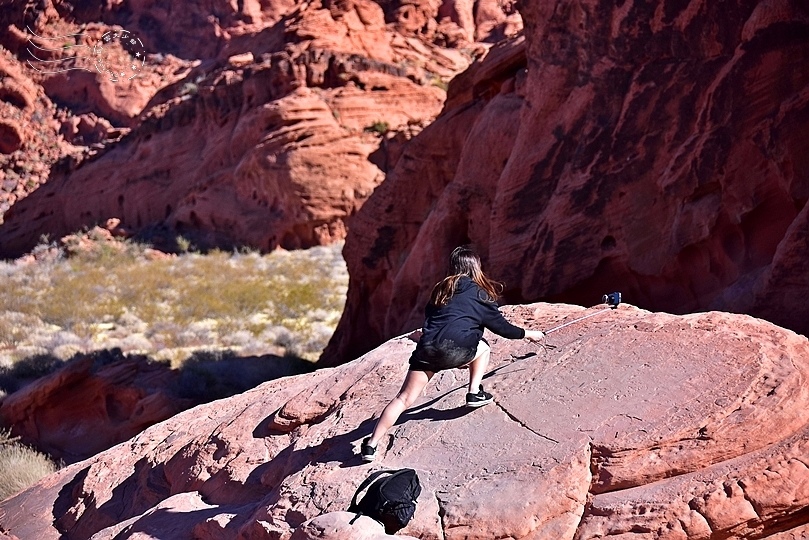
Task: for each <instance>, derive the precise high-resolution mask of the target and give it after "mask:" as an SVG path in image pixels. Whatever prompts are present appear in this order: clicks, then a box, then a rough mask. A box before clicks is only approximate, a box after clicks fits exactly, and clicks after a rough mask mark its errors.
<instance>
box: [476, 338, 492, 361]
mask: <svg viewBox="0 0 809 540" xmlns="http://www.w3.org/2000/svg"><path fill="white" fill-rule="evenodd" d="M491 352H492V349H491V347H489V344H488V343H486V342H485V341H483V340H482V339H481V340H480V341H478V350H477V351H475V358H480V357H482V356H489V354H490V353H491Z"/></svg>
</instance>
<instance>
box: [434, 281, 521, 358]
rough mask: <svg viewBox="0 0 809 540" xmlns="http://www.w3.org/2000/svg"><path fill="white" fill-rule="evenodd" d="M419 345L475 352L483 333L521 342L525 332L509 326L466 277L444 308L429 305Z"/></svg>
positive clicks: (489, 299)
mask: <svg viewBox="0 0 809 540" xmlns="http://www.w3.org/2000/svg"><path fill="white" fill-rule="evenodd" d="M424 313H425V317H426V318H425V321H424V326H423V328H422V336H421V339H420V340H419V345H423V344H425V343H435V344H440V343H442V342H444V341H446V340H451V341H452V342H454V346H455V347H461V348H463V349H467V350H470V349H471V350H476V349H477V346H478V342H479V341H480V339H481V337H483V329H484V328H488V329H489V330H491V331H492V332H494V333H495V334H498V335H500V336H503V337H505V338H509V339H522V338H523V337H525V330H523V329H522V328H520V327H519V326H514V325H513V324H511V323H510V322H508V321H507V320H506V319H505V318H504V317H503V314H502V313H500V310H499V309H498V307H497V303H495V302H494V301H492V299H491V298H490V297H489V295H488V294H486V291H484V290H483V289H481V288H480V287H479V286H478V284H477V283H475V282H474V281H472V280H471V279H470V278H468V277H466V276H462V277H461V278H460V279H459V280H458V283H457V284H456V286H455V294H454V295H453V296H452V298H451V299H450V301H449V302H448V303H447V305H445V306H440V307H438V306H434V305H433V304H428V305H427V307H426V308H425V310H424Z"/></svg>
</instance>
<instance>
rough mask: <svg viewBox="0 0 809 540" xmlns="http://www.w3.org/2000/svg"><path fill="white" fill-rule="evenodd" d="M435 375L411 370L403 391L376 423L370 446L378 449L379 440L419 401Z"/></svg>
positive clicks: (429, 372)
mask: <svg viewBox="0 0 809 540" xmlns="http://www.w3.org/2000/svg"><path fill="white" fill-rule="evenodd" d="M433 375H435V373H433V372H432V371H417V370H410V371H408V372H407V377H405V380H404V383H403V384H402V389H401V390H399V393H398V394H397V395H396V397H395V398H393V399H392V400H391V402H390V403H388V405H387V406H386V407H385V408H384V409H383V410H382V414H381V415H380V417H379V420H377V421H376V426H374V432H373V433H372V434H371V439H370V440H369V441H368V444H370V445H371V446H373V447H376V445H377V443H379V440H380V439H381V438H382V437H384V436H385V433H387V432H388V430H389V429H390V428H391V426H393V424H395V423H396V420H398V419H399V416H400V415H401V414H402V413H403V412H404V411H406V410H407V409H408V408H409V407H410V406H411V405H412V404H413V403H414V402H415V401H416V399H418V397H419V396H420V395H421V392H422V391H423V390H424V387H425V386H427V383H428V382H430V379H432V378H433Z"/></svg>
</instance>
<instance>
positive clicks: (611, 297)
mask: <svg viewBox="0 0 809 540" xmlns="http://www.w3.org/2000/svg"><path fill="white" fill-rule="evenodd" d="M601 302H602V303H603V304H607V305H609V306H610V307H611V308H612V309H615V308H617V307H618V304H620V303H621V293H619V292H614V293H610V294H605V295H604V296H602V297H601Z"/></svg>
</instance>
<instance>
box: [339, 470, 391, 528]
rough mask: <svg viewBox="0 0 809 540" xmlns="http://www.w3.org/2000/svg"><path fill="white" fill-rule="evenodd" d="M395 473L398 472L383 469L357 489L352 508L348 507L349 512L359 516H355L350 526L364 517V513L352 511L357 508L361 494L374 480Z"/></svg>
mask: <svg viewBox="0 0 809 540" xmlns="http://www.w3.org/2000/svg"><path fill="white" fill-rule="evenodd" d="M395 472H396V471H394V470H390V469H382V470H381V471H376V472H374V473H371V474H370V475H369V476H368V478H366V479H365V480H363V481H362V483H361V484H360V486H359V487H358V488H357V491H355V492H354V497H353V498H352V499H351V506H349V507H348V511H349V512H354V513H356V514H357V515H356V516H354V518H353V519H352V520H351V521H349V522H348V524H349V525H353V524H354V522H355V521H357V520H358V519H359V518H360V516H361V515H363V514H362V512H359V511H357V510H351V509H352V508H357V498H358V497H359V496H360V493H362V491H363V490H364V489H365V488H367V487H368V486H370V485H371V484H373V482H374V480H376V479H377V478H379V477H380V476H382V475H383V474H387V473H391V474H392V473H395Z"/></svg>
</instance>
